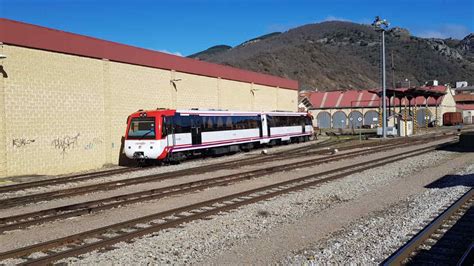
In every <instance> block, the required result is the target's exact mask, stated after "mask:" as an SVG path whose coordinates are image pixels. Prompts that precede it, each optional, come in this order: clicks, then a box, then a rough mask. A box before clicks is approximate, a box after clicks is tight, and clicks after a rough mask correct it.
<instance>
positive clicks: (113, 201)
mask: <svg viewBox="0 0 474 266" xmlns="http://www.w3.org/2000/svg"><path fill="white" fill-rule="evenodd" d="M395 146H398V144H391V145H387V146H382V147H374V148H367V149H364V150H357V151H353V152H348V153H345V154H338V155H333V156H328V157H327V158H322V159H321V158H319V159H309V160H304V161H301V162H296V163H290V164H283V165H279V166H275V167H269V168H262V169H257V170H251V171H246V172H242V173H237V174H230V175H224V176H219V177H214V178H209V179H204V180H199V181H193V182H189V183H184V184H178V185H172V186H167V187H163V188H157V189H151V190H146V191H140V192H135V193H128V194H122V195H119V196H113V197H109V198H104V199H100V200H94V201H88V202H83V203H78V204H71V205H66V206H61V207H57V208H53V209H48V210H42V211H36V212H31V213H26V214H21V215H16V216H11V217H5V218H0V233H1V232H5V231H8V230H14V229H20V228H25V227H28V226H30V225H35V224H41V223H46V222H49V221H53V220H57V219H65V218H68V217H73V216H80V215H84V214H89V213H92V212H97V211H102V210H106V209H112V208H116V207H119V206H124V205H129V204H133V203H137V202H143V201H147V200H154V199H159V198H164V197H169V196H173V195H179V194H184V193H190V192H195V191H200V190H204V189H207V188H210V187H215V186H223V185H229V184H231V183H236V182H240V181H244V180H248V179H251V178H257V177H263V176H266V175H270V174H272V173H277V172H281V171H290V170H294V169H297V168H301V167H308V166H316V165H321V164H324V163H328V162H333V161H337V160H343V159H346V158H352V157H355V156H363V155H367V154H372V153H375V152H382V151H385V150H390V149H393V148H394V147H395ZM22 203H24V202H23V201H20V202H18V204H22ZM10 206H11V205H10Z"/></svg>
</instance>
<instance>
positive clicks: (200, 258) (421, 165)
mask: <svg viewBox="0 0 474 266" xmlns="http://www.w3.org/2000/svg"><path fill="white" fill-rule="evenodd" d="M453 156H455V154H453V153H451V152H446V151H436V152H431V153H427V154H425V155H422V156H418V157H416V158H410V159H407V160H404V161H401V162H397V163H394V164H389V165H387V166H386V167H384V168H383V169H382V168H377V169H374V170H370V171H365V172H363V173H360V174H356V175H353V176H350V177H347V178H344V179H342V180H339V181H336V182H332V183H328V184H324V185H322V186H320V187H317V188H314V189H307V190H305V191H301V192H298V193H292V194H289V195H284V196H280V197H277V198H275V199H272V200H271V201H265V202H261V203H257V204H252V205H249V206H245V207H243V208H240V209H238V210H236V211H234V212H231V213H228V214H225V215H219V216H216V217H215V218H214V219H212V220H202V221H194V222H192V223H190V224H187V225H185V226H184V227H181V228H173V229H168V230H165V231H161V232H157V233H154V234H153V235H152V236H147V237H144V238H141V239H137V240H136V241H135V242H134V243H129V244H127V243H119V244H117V245H115V247H116V249H115V250H112V251H109V252H105V253H98V252H92V253H89V254H85V255H83V256H81V257H80V258H81V259H80V260H79V259H78V258H70V259H67V260H64V261H65V262H69V263H77V264H96V263H106V262H111V261H114V262H116V263H120V264H133V263H139V262H140V263H144V262H152V263H178V264H181V263H219V258H218V257H220V255H221V253H222V252H223V251H226V250H227V251H229V250H231V249H233V248H234V247H237V246H245V245H247V244H248V243H251V242H252V241H255V240H256V239H258V238H259V237H260V236H262V235H265V234H266V233H268V232H269V231H271V230H273V229H275V228H279V227H281V226H283V225H291V224H292V223H295V222H296V221H298V220H299V219H301V218H302V217H311V216H312V215H316V214H318V213H319V212H322V211H323V210H326V209H330V208H332V207H334V206H337V205H338V204H342V203H345V202H349V201H351V200H354V199H356V198H357V197H360V195H366V194H370V193H371V191H373V190H376V189H377V188H378V187H381V186H384V185H386V184H387V183H389V182H394V181H397V180H405V179H406V178H407V176H413V175H414V174H415V173H417V172H420V171H422V170H423V169H427V168H430V167H433V166H435V165H437V164H439V162H440V161H442V160H450V159H452V158H453ZM473 170H474V169H472V167H471V169H468V171H471V172H473ZM407 182H408V181H407ZM465 190H466V187H464V186H453V187H446V188H440V189H429V190H425V191H424V192H423V193H420V194H416V195H413V196H411V197H408V198H404V199H402V200H401V201H399V202H398V203H396V204H393V205H392V206H394V207H395V208H390V209H389V210H390V211H388V212H381V213H377V212H375V213H373V214H371V215H369V216H368V217H369V219H366V218H364V219H360V220H357V222H355V223H353V224H354V226H355V227H354V228H348V229H344V230H343V231H338V232H337V233H336V234H333V235H330V237H331V240H326V241H322V242H317V243H316V244H313V245H312V246H310V247H308V248H307V249H303V250H304V251H301V252H299V253H294V255H292V256H287V257H286V258H285V259H284V260H283V261H284V262H285V263H287V262H289V263H303V262H304V263H306V262H307V261H308V258H309V259H310V260H311V261H313V262H316V263H317V262H326V261H328V262H329V261H333V262H339V263H344V262H348V261H351V262H361V263H364V262H367V263H374V262H377V261H380V260H381V259H382V258H383V256H385V255H384V254H385V253H386V252H390V250H391V249H396V247H392V246H393V245H397V243H399V242H401V241H402V240H403V239H404V238H405V236H406V234H407V232H408V233H411V232H412V231H413V230H414V229H416V227H417V226H419V225H420V222H421V221H423V220H426V219H427V218H429V217H430V216H432V215H433V214H434V213H437V211H438V209H439V208H441V207H443V206H444V205H446V204H448V203H450V202H451V201H452V200H453V199H455V198H456V197H458V196H459V194H462V193H463V191H465ZM407 206H408V207H407ZM404 208H405V209H404ZM408 210H410V211H408ZM417 211H422V212H423V214H420V213H419V212H417ZM381 214H384V215H392V216H393V217H392V216H387V218H386V219H382V218H380V217H381ZM398 214H404V216H400V215H398ZM397 215H398V216H397ZM412 215H417V217H418V218H417V220H413V219H412ZM395 216H397V217H404V218H400V219H404V220H403V221H405V223H400V220H398V221H397V220H396V219H395V218H394V217H395ZM412 220H413V221H412ZM392 221H393V223H396V222H398V223H399V224H400V227H403V230H402V229H399V230H397V229H393V224H392ZM407 221H411V223H409V222H407ZM365 223H370V224H373V226H371V227H370V229H364V228H367V227H363V225H364V224H365ZM361 225H362V226H361ZM377 225H379V226H380V227H381V228H377ZM384 229H385V230H388V232H391V233H397V234H398V235H397V236H395V237H390V239H391V240H394V241H389V243H385V242H384V241H386V240H387V239H389V237H387V235H386V234H385V233H381V234H380V236H379V239H378V240H374V239H373V238H370V239H369V238H366V237H362V236H363V235H371V234H372V233H373V234H378V233H377V232H385V231H384ZM354 230H355V231H354ZM357 230H359V231H357ZM363 230H369V231H370V232H366V231H363ZM346 231H347V232H348V233H350V232H353V233H352V234H353V235H354V236H360V237H362V240H361V239H357V238H356V237H354V236H352V235H350V234H347V237H346V238H347V241H349V240H353V241H356V242H357V244H358V245H352V244H350V242H347V243H346V242H344V241H345V240H344V239H345V238H344V236H345V235H344V232H346ZM394 231H395V232H394ZM308 237H309V236H308ZM339 238H340V239H339ZM364 240H365V241H366V242H371V243H372V242H374V243H372V244H373V245H383V246H384V248H382V250H380V249H379V250H376V251H373V254H372V253H370V252H368V251H364V250H365V249H364V247H367V244H364V243H365V242H364ZM275 241H277V240H275ZM331 241H337V242H331ZM377 241H379V242H377ZM398 245H399V244H398ZM344 247H346V248H344ZM301 248H304V247H300V250H301ZM321 250H322V251H321ZM290 251H291V250H288V252H290ZM321 254H322V255H321ZM348 254H352V256H353V260H350V259H349V260H348V259H347V257H346V256H347V255H348ZM354 254H357V257H355V256H354ZM377 254H378V257H377V256H376V255H377ZM319 258H321V260H319ZM358 259H359V260H358ZM269 260H270V261H271V260H272V259H270V258H269ZM224 262H225V261H224Z"/></svg>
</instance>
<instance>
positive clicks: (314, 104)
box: [299, 86, 456, 129]
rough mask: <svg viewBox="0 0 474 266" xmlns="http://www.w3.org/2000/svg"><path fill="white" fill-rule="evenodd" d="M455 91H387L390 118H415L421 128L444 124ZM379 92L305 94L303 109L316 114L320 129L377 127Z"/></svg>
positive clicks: (452, 106)
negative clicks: (395, 116)
mask: <svg viewBox="0 0 474 266" xmlns="http://www.w3.org/2000/svg"><path fill="white" fill-rule="evenodd" d="M453 94H454V93H453V91H452V90H451V89H450V88H449V87H446V86H427V87H419V88H400V89H390V90H387V110H388V114H389V116H394V115H397V114H399V115H403V112H404V110H405V109H406V110H407V111H406V112H407V113H406V115H407V118H408V119H410V120H411V119H412V118H415V119H414V122H415V125H417V126H418V127H426V126H428V124H429V123H431V122H433V121H438V122H437V123H438V125H442V123H443V122H442V117H443V114H444V113H446V112H455V111H456V103H455V101H454V98H453ZM379 95H380V91H379V90H373V91H371V90H348V91H329V92H306V93H303V94H302V95H301V96H302V99H301V101H300V105H299V107H300V109H301V108H302V109H304V110H308V111H309V112H310V113H311V114H312V115H313V119H314V121H313V124H314V126H317V127H318V128H323V129H325V128H336V129H338V128H341V129H344V128H361V127H375V126H377V125H379V123H380V121H381V98H382V97H380V96H379Z"/></svg>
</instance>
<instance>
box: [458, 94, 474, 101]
mask: <svg viewBox="0 0 474 266" xmlns="http://www.w3.org/2000/svg"><path fill="white" fill-rule="evenodd" d="M454 100H455V101H456V102H474V94H457V95H454Z"/></svg>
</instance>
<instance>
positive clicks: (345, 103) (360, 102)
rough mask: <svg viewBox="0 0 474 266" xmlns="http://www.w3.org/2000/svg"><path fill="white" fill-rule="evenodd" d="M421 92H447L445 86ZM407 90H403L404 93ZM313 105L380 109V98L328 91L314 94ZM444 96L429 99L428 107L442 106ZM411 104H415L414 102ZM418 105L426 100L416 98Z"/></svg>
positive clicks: (370, 93) (363, 92)
mask: <svg viewBox="0 0 474 266" xmlns="http://www.w3.org/2000/svg"><path fill="white" fill-rule="evenodd" d="M419 89H421V90H428V91H429V90H433V91H437V92H445V91H446V87H445V86H432V87H421V88H419ZM404 90H406V89H401V91H404ZM308 98H309V99H310V101H311V104H312V105H313V106H314V108H316V109H322V108H327V109H329V108H357V107H365V108H367V107H378V106H379V102H380V97H379V96H378V95H377V94H376V93H375V91H372V90H359V91H358V90H352V91H328V92H312V93H311V94H310V95H309V97H308ZM442 100H443V96H441V97H440V98H438V100H437V101H436V100H435V99H434V98H432V97H429V98H428V105H436V104H441V102H442ZM405 102H406V103H407V104H408V101H407V100H406V99H403V100H402V105H404V104H405ZM392 104H395V106H399V105H400V100H399V99H398V98H395V99H394V100H392ZM411 104H412V105H413V104H414V102H413V100H412V102H411ZM416 104H417V105H425V104H426V99H425V98H424V97H422V96H419V97H417V98H416Z"/></svg>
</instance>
